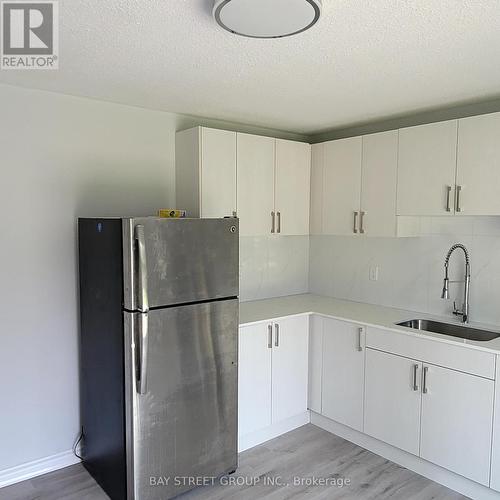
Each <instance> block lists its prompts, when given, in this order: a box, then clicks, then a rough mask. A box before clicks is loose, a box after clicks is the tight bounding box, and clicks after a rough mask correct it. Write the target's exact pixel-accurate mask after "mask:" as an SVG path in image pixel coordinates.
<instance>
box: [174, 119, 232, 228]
mask: <svg viewBox="0 0 500 500" xmlns="http://www.w3.org/2000/svg"><path fill="white" fill-rule="evenodd" d="M176 196H177V207H178V208H180V209H185V210H187V212H188V216H189V217H204V218H210V217H231V216H233V215H234V213H235V212H236V133H235V132H229V131H227V130H216V129H210V128H205V127H195V128H192V129H189V130H185V131H182V132H178V133H177V135H176Z"/></svg>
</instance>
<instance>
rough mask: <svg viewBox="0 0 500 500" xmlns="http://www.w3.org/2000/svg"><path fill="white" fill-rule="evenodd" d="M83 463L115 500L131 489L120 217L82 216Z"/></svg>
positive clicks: (81, 359) (79, 230) (81, 352)
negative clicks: (128, 456)
mask: <svg viewBox="0 0 500 500" xmlns="http://www.w3.org/2000/svg"><path fill="white" fill-rule="evenodd" d="M78 241H79V272H80V408H81V422H82V426H83V439H82V456H83V465H84V466H85V468H86V469H87V470H88V471H89V472H90V474H91V475H92V476H93V477H94V479H95V480H96V481H97V482H98V483H99V485H100V486H101V487H102V488H103V489H104V491H105V492H106V493H107V494H108V495H109V496H110V497H111V498H112V499H113V500H124V499H126V497H127V494H126V448H125V380H124V377H125V367H124V346H123V342H124V339H123V311H122V302H123V259H122V221H121V220H120V219H79V220H78Z"/></svg>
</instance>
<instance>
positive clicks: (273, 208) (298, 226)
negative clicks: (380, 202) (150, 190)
mask: <svg viewBox="0 0 500 500" xmlns="http://www.w3.org/2000/svg"><path fill="white" fill-rule="evenodd" d="M175 147H176V153H175V154H176V161H175V164H176V196H177V207H178V208H181V209H185V210H187V212H188V216H189V217H233V216H235V215H237V216H238V217H239V218H240V235H242V236H264V235H269V234H277V235H307V234H309V205H310V194H311V193H310V182H311V146H310V145H309V144H307V143H303V142H295V141H286V140H282V139H275V138H273V137H264V136H259V135H252V134H242V133H236V132H230V131H227V130H216V129H210V128H205V127H195V128H192V129H189V130H184V131H182V132H178V133H177V134H176V141H175Z"/></svg>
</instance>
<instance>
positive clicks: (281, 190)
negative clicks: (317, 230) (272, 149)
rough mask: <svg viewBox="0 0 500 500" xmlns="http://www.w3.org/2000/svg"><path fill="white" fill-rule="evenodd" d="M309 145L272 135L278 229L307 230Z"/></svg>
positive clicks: (297, 232) (288, 231) (289, 231)
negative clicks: (274, 140) (273, 137)
mask: <svg viewBox="0 0 500 500" xmlns="http://www.w3.org/2000/svg"><path fill="white" fill-rule="evenodd" d="M310 181H311V146H310V145H309V144H306V143H304V142H294V141H284V140H281V139H276V185H275V204H274V205H275V207H274V209H275V210H276V212H277V213H278V215H277V217H279V228H278V229H279V232H280V233H281V234H285V235H302V234H309V197H310Z"/></svg>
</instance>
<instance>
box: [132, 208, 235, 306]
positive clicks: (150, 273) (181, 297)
mask: <svg viewBox="0 0 500 500" xmlns="http://www.w3.org/2000/svg"><path fill="white" fill-rule="evenodd" d="M238 248H239V244H238V219H234V218H228V219H159V218H156V217H143V218H132V219H123V263H124V266H123V268H124V306H125V309H128V310H130V311H134V310H138V309H139V310H146V309H148V308H152V307H164V306H171V305H175V304H182V303H189V302H201V301H203V300H214V299H222V298H229V297H236V296H238V288H239V269H238ZM146 302H147V303H146Z"/></svg>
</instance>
